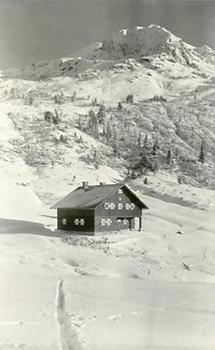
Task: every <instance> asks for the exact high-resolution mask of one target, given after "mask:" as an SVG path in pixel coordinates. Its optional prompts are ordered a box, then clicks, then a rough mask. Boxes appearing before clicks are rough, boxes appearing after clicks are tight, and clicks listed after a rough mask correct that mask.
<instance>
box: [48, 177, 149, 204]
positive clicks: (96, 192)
mask: <svg viewBox="0 0 215 350" xmlns="http://www.w3.org/2000/svg"><path fill="white" fill-rule="evenodd" d="M122 187H124V188H125V189H126V190H127V192H128V193H129V194H130V195H132V197H133V198H135V200H136V201H138V204H139V205H140V207H142V208H143V209H148V207H147V206H146V205H145V204H144V203H143V202H142V201H141V199H140V198H139V197H138V196H137V195H136V194H135V193H134V192H133V191H132V190H131V189H130V188H129V187H128V186H127V185H125V184H122V183H121V184H113V185H106V184H102V185H95V186H88V189H84V188H83V186H81V187H78V188H76V189H75V190H74V191H73V192H70V193H69V194H68V195H67V196H66V197H64V198H63V199H61V200H60V201H59V202H57V203H55V204H54V205H53V206H52V207H51V208H73V209H75V208H76V209H77V208H79V209H80V208H82V209H87V208H96V207H97V206H98V205H99V204H100V203H101V202H103V201H104V200H105V198H108V197H109V196H110V195H111V194H112V193H114V192H115V191H117V190H119V189H120V188H122Z"/></svg>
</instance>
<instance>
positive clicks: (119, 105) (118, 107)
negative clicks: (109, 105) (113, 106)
mask: <svg viewBox="0 0 215 350" xmlns="http://www.w3.org/2000/svg"><path fill="white" fill-rule="evenodd" d="M117 109H118V111H121V110H122V102H119V103H118V106H117Z"/></svg>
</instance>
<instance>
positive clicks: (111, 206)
mask: <svg viewBox="0 0 215 350" xmlns="http://www.w3.org/2000/svg"><path fill="white" fill-rule="evenodd" d="M104 208H105V209H106V210H108V209H111V210H113V209H115V208H116V205H115V203H113V202H111V203H108V202H106V203H104Z"/></svg>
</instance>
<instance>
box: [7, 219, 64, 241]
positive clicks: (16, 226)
mask: <svg viewBox="0 0 215 350" xmlns="http://www.w3.org/2000/svg"><path fill="white" fill-rule="evenodd" d="M22 233H26V234H32V235H40V236H50V237H65V236H68V232H63V231H59V230H50V229H49V228H47V227H45V226H44V225H43V224H41V223H38V222H32V221H25V220H13V219H3V218H0V234H22Z"/></svg>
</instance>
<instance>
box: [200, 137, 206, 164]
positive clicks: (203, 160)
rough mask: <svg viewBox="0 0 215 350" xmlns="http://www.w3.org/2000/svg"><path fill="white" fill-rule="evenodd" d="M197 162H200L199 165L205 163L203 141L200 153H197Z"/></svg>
mask: <svg viewBox="0 0 215 350" xmlns="http://www.w3.org/2000/svg"><path fill="white" fill-rule="evenodd" d="M199 162H201V163H204V162H205V145H204V142H203V141H202V143H201V148H200V153H199Z"/></svg>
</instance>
